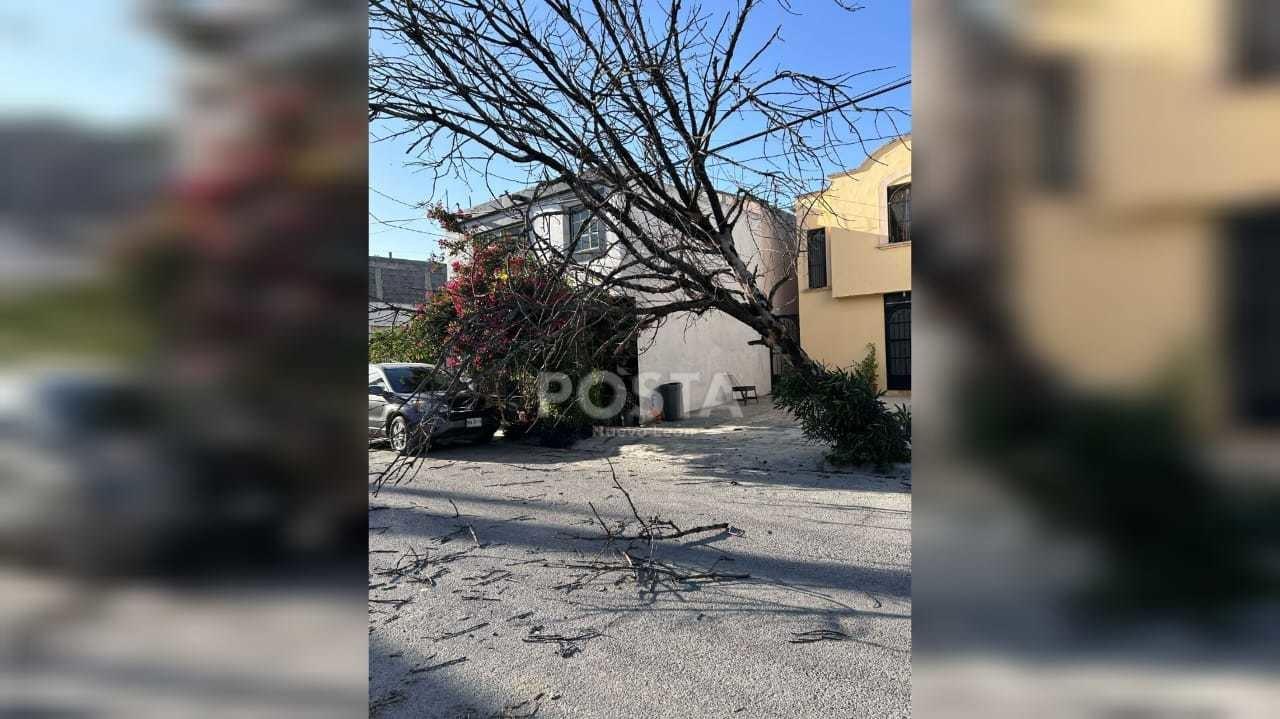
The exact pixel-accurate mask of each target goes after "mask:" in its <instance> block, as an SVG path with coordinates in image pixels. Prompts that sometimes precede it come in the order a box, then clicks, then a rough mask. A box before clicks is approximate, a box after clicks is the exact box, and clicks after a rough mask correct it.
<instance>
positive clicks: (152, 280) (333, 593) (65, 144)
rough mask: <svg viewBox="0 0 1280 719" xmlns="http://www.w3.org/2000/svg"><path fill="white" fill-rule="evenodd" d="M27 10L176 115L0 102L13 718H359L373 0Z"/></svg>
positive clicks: (5, 623)
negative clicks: (137, 69)
mask: <svg viewBox="0 0 1280 719" xmlns="http://www.w3.org/2000/svg"><path fill="white" fill-rule="evenodd" d="M15 13H16V14H17V15H19V16H20V17H15V18H12V19H13V20H14V22H15V23H17V25H18V26H20V27H22V28H25V29H26V30H27V31H28V32H29V34H30V42H29V43H28V44H27V45H26V46H25V50H24V52H25V53H27V54H28V55H29V57H28V58H26V60H27V63H28V65H29V67H31V68H33V69H34V72H35V73H36V76H33V77H24V78H22V79H21V81H20V82H15V84H14V88H15V98H19V97H20V98H26V97H28V96H34V97H37V98H38V97H40V96H41V95H40V91H41V90H42V88H41V87H40V86H41V85H42V84H50V83H51V84H54V85H57V84H58V83H62V84H63V85H65V87H60V88H59V90H60V92H61V93H62V94H63V95H65V96H67V97H76V98H79V97H82V96H85V95H89V96H94V97H101V96H104V93H103V92H102V88H96V87H89V85H91V84H92V83H93V82H95V81H97V80H98V79H100V78H102V77H104V76H106V77H108V78H110V79H111V81H115V82H118V83H120V84H119V86H118V87H115V88H111V89H108V90H107V92H106V93H105V96H106V97H108V98H109V97H110V96H111V94H112V93H113V92H114V93H115V94H116V95H117V96H118V97H119V98H120V99H119V102H120V103H131V102H134V101H136V96H137V95H138V94H139V93H143V94H146V93H150V94H151V95H156V94H166V95H168V96H170V97H172V98H174V100H173V101H172V102H159V101H156V102H154V103H152V102H148V103H147V104H148V105H152V104H154V105H155V106H156V107H172V108H174V109H173V110H172V111H166V112H167V114H165V113H160V114H156V115H154V116H149V117H142V118H134V117H132V116H128V113H126V112H124V110H122V109H121V108H116V107H109V106H107V105H110V104H111V103H110V102H109V101H103V102H101V103H99V104H100V105H103V106H101V107H98V106H88V107H86V106H85V105H84V104H83V103H81V104H80V105H78V106H74V107H73V106H71V105H70V104H69V105H68V107H66V108H61V107H57V106H47V105H32V104H31V103H29V102H28V103H22V102H16V101H15V105H14V106H0V144H2V145H3V146H4V147H5V148H6V150H5V153H4V157H5V160H4V162H5V163H6V164H7V165H8V167H7V177H8V178H9V179H7V180H6V182H5V183H4V187H3V188H0V265H2V266H3V278H4V279H3V281H2V286H3V288H4V289H3V292H0V550H2V551H3V556H2V558H0V597H3V599H0V637H3V641H2V642H0V686H2V687H3V688H0V716H24V717H25V716H46V715H47V716H99V715H106V716H181V715H200V716H218V715H223V714H234V715H241V716H267V715H270V716H283V715H297V716H353V715H357V714H360V713H362V712H363V707H364V706H365V702H366V693H365V676H364V673H365V669H364V668H365V666H366V658H365V657H366V655H365V626H366V611H365V604H364V601H363V596H364V594H365V592H364V589H363V587H364V565H365V553H364V550H365V525H366V517H365V506H366V501H365V492H364V487H362V486H361V485H360V483H359V480H358V478H359V477H360V475H361V469H360V468H361V466H362V465H363V464H364V462H365V451H364V446H363V445H362V443H361V430H360V425H359V422H360V413H359V412H358V411H357V410H356V405H357V404H359V403H360V402H361V400H360V397H359V388H358V386H355V385H358V382H356V383H351V382H344V380H346V379H347V377H346V374H348V373H350V374H352V375H355V374H356V373H358V372H359V368H360V366H361V365H362V364H363V362H364V359H363V358H364V352H365V320H364V319H363V312H364V289H363V286H362V283H363V277H362V275H361V272H362V264H363V258H364V255H365V236H366V231H367V230H366V226H365V221H366V220H365V194H366V183H365V173H366V144H365V118H364V106H365V101H364V95H365V72H364V66H365V56H366V52H365V18H364V7H363V5H362V4H361V3H360V2H358V1H355V2H339V3H309V2H288V1H276V2H262V3H244V2H234V1H230V0H229V1H227V2H215V3H194V4H193V3H180V2H164V1H155V2H137V3H126V2H120V3H112V2H98V3H92V4H90V3H86V4H84V5H83V6H80V5H79V4H67V5H66V6H63V5H61V4H58V5H52V4H51V5H49V6H45V7H44V8H43V9H39V10H23V11H22V12H20V13H19V12H17V11H15ZM86 22H91V23H101V25H102V27H104V28H110V27H114V26H118V27H119V28H128V29H129V32H128V33H127V34H125V33H123V32H122V33H120V34H117V35H116V36H114V39H113V41H112V42H113V45H112V47H110V48H99V47H97V46H96V45H95V46H94V47H92V48H88V49H89V50H92V52H91V53H90V54H89V55H88V56H91V57H93V58H95V59H96V60H98V61H100V62H102V63H105V64H107V65H110V63H111V62H113V61H119V62H120V63H121V64H120V65H119V66H118V67H106V68H90V67H76V66H74V64H72V66H71V67H69V68H67V69H66V70H65V72H63V73H61V74H60V73H59V72H58V71H56V70H53V69H49V70H48V73H49V74H48V76H47V77H43V76H39V73H40V72H41V70H42V69H44V68H46V67H48V68H52V67H53V62H54V61H53V60H49V62H48V64H46V63H45V60H46V59H47V58H44V59H42V56H41V53H48V52H54V53H56V52H58V48H59V47H62V46H64V45H65V44H66V43H67V42H68V41H70V40H74V39H75V38H77V37H81V35H83V36H85V37H92V35H93V33H92V32H91V31H92V30H93V28H86V27H83V26H84V25H85V23H86ZM78 33H79V34H78ZM143 46H145V47H143ZM41 48H47V49H41ZM161 49H163V51H161ZM139 54H142V55H145V56H147V57H163V58H165V59H166V61H167V62H168V63H169V65H168V66H166V68H165V70H166V75H167V76H168V77H169V79H170V82H168V83H167V84H164V83H157V84H152V85H148V86H146V87H143V86H142V85H143V80H142V79H141V78H142V76H141V75H140V76H139V80H138V83H139V84H138V86H133V85H130V84H129V83H128V80H127V78H128V77H129V76H130V70H129V67H130V65H129V63H130V62H133V61H134V60H133V58H135V57H136V56H138V55H139ZM57 67H62V66H61V65H58V66H57ZM104 69H105V72H99V73H97V74H95V70H98V71H101V70H104ZM148 74H153V73H148ZM121 78H123V79H121ZM104 82H105V81H104ZM91 90H92V92H91ZM52 94H53V95H54V96H57V94H58V93H56V92H55V93H52ZM151 99H154V98H151ZM126 116H127V119H123V120H122V119H120V118H121V117H126ZM104 118H109V119H104Z"/></svg>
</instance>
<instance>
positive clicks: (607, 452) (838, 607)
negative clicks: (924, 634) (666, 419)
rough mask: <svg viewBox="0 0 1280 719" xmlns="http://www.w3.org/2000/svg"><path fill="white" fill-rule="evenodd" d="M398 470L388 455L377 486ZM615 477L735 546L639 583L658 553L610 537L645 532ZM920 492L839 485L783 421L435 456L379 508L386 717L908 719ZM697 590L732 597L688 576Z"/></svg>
mask: <svg viewBox="0 0 1280 719" xmlns="http://www.w3.org/2000/svg"><path fill="white" fill-rule="evenodd" d="M761 406H763V407H767V405H761ZM393 458H394V455H393V454H392V453H391V452H389V451H386V450H385V449H378V448H374V449H371V452H370V460H371V461H370V467H371V469H370V480H371V482H373V481H374V480H375V478H376V477H377V475H378V474H379V472H380V470H381V469H382V468H383V467H385V466H386V465H387V463H388V462H391V461H392V460H393ZM615 474H616V477H617V479H618V481H619V482H620V483H621V485H622V487H623V488H624V489H626V490H627V492H628V493H629V494H630V496H631V499H632V501H633V502H634V504H635V507H636V511H637V512H638V513H639V515H640V516H641V517H642V518H644V519H645V520H646V521H647V522H652V520H653V518H654V517H655V516H656V517H658V518H660V519H661V520H666V521H669V522H673V523H674V524H675V525H676V526H677V527H679V528H680V529H682V530H687V529H689V528H692V527H697V526H701V525H710V524H717V523H727V524H729V525H730V526H731V527H732V529H729V530H713V531H708V532H699V533H696V534H690V535H687V536H684V537H680V538H676V539H666V540H660V541H657V542H654V545H653V548H652V553H653V554H652V556H653V558H654V559H655V560H656V561H657V562H659V563H660V564H658V565H656V566H657V567H659V570H660V571H658V572H652V571H648V572H646V571H643V570H642V571H641V572H639V573H637V572H636V571H635V570H634V569H632V568H630V567H628V566H627V564H626V562H627V561H628V559H627V558H624V557H623V556H622V551H623V550H629V554H630V557H633V558H635V559H636V560H644V559H648V558H649V557H650V554H649V552H650V549H649V546H648V544H647V543H646V542H645V541H643V540H631V541H628V540H625V539H616V538H615V539H609V538H607V536H606V530H605V529H604V528H602V526H601V522H602V521H603V522H604V523H605V524H606V525H607V526H608V528H609V529H608V531H609V532H611V533H614V534H628V535H634V534H636V533H637V532H638V531H639V530H640V525H639V522H637V521H636V519H635V516H634V514H633V512H632V510H631V508H630V507H629V506H628V502H627V500H626V498H625V497H624V496H623V493H622V492H620V491H619V490H618V489H617V487H615V486H614V483H613V482H614V476H615ZM910 491H911V480H910V470H909V467H902V468H898V469H897V470H895V471H893V472H889V473H886V474H876V473H871V472H840V471H833V470H832V469H831V468H830V467H828V466H826V465H825V464H824V463H823V461H822V450H821V448H818V447H814V446H811V445H808V444H806V443H805V442H804V441H803V438H802V437H801V436H800V433H799V431H798V429H796V427H795V426H794V425H793V423H792V422H791V421H790V420H789V419H787V418H784V417H782V416H781V415H779V414H777V413H776V412H773V411H771V410H768V409H764V410H757V411H756V413H755V414H754V416H749V417H745V418H741V419H726V420H719V421H714V420H713V421H704V422H688V423H680V425H671V426H669V429H668V430H659V433H658V434H657V435H656V436H644V435H627V436H614V437H596V438H592V439H590V440H586V441H584V442H582V443H580V444H579V445H577V446H575V447H574V448H573V449H570V450H552V449H545V448H541V447H536V446H530V445H524V444H517V443H508V442H503V441H501V440H498V441H496V442H495V443H494V444H491V445H488V446H469V445H461V444H460V445H457V446H452V447H438V448H436V449H434V450H433V451H432V452H431V453H430V454H429V455H428V456H426V457H423V458H421V459H420V460H419V461H418V465H417V467H416V468H415V470H414V471H413V472H412V474H411V475H407V476H402V477H401V481H400V483H399V484H395V485H392V484H387V485H385V486H383V487H382V488H381V489H380V491H379V492H378V493H377V495H376V496H374V497H372V498H371V500H370V513H369V524H370V535H369V546H370V556H369V567H370V576H369V585H370V591H369V597H370V603H369V610H370V634H369V662H370V688H369V691H370V701H371V708H372V710H373V712H374V714H375V715H378V716H388V717H490V716H525V715H528V714H530V713H531V712H533V711H535V710H536V711H537V716H539V717H618V716H643V717H815V716H817V717H900V716H909V715H910V696H911V664H910V660H911V494H910ZM592 506H594V508H595V510H596V512H598V514H599V519H597V517H596V516H595V513H593V510H592ZM620 522H624V523H625V528H623V527H621V526H620V525H619V523H620ZM663 531H666V532H671V531H673V530H672V529H671V528H670V527H665V528H664V529H663ZM632 563H633V564H634V561H633V562H632ZM397 567H398V568H399V569H398V570H397ZM691 574H693V575H696V574H704V575H705V574H712V575H720V576H712V577H709V578H701V579H698V578H694V579H681V578H680V577H678V576H673V575H680V576H684V577H687V576H688V575H691ZM742 574H748V575H749V577H747V578H732V577H730V576H729V575H742ZM837 632H838V634H835V633H837ZM822 633H825V635H826V636H828V637H834V638H833V639H822V640H820V641H810V642H799V641H797V640H800V639H811V638H815V637H818V636H820V634H822Z"/></svg>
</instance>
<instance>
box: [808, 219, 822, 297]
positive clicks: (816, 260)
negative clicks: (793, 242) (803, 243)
mask: <svg viewBox="0 0 1280 719" xmlns="http://www.w3.org/2000/svg"><path fill="white" fill-rule="evenodd" d="M806 250H807V251H808V254H809V289H811V290H813V289H817V288H819V287H826V286H827V231H826V230H809V241H808V247H806Z"/></svg>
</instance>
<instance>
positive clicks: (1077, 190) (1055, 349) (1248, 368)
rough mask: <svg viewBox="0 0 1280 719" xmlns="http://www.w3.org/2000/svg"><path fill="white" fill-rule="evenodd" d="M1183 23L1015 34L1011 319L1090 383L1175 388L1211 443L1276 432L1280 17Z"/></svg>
mask: <svg viewBox="0 0 1280 719" xmlns="http://www.w3.org/2000/svg"><path fill="white" fill-rule="evenodd" d="M1050 5H1052V4H1050ZM1176 5H1177V10H1178V11H1177V12H1154V13H1153V12H1152V7H1153V6H1152V4H1151V3H1148V2H1143V1H1142V0H1124V1H1116V2H1107V3H1095V4H1087V5H1085V6H1079V7H1076V6H1072V7H1070V8H1067V7H1066V6H1062V7H1056V6H1055V7H1049V6H1044V7H1040V6H1037V8H1036V9H1035V10H1030V9H1026V10H1024V11H1023V13H1022V14H1021V15H1019V17H1018V19H1017V22H1015V23H1013V25H1012V26H1013V27H1015V28H1017V31H1016V32H1014V33H1013V34H1012V36H1011V37H1010V47H1011V51H1012V53H1013V54H1014V55H1015V57H1016V58H1017V62H1018V63H1019V64H1020V65H1022V66H1023V67H1025V68H1026V69H1027V72H1026V73H1025V76H1026V78H1027V85H1026V86H1025V87H1021V88H1019V89H1020V90H1021V91H1022V92H1023V93H1024V94H1023V96H1024V97H1025V98H1026V99H1027V100H1028V102H1026V104H1025V107H1026V108H1027V109H1028V110H1029V112H1030V115H1029V117H1028V119H1029V120H1030V121H1029V122H1025V123H1022V124H1011V125H1012V129H1011V130H1010V131H1009V132H1008V138H1009V139H1008V140H1007V141H1006V142H1007V144H1008V145H1009V147H1008V148H1006V149H1005V151H1004V152H1003V153H1001V154H1002V155H1003V156H1006V157H1008V158H1009V159H1008V161H1007V162H1006V167H1005V171H1004V172H1003V173H1002V176H1003V177H1004V178H1005V181H1006V182H1007V183H1008V187H1007V188H1006V197H1007V198H1008V207H1009V208H1010V210H1011V211H1012V212H1011V217H1010V218H1009V221H1010V227H1011V229H1012V233H1011V237H1012V240H1013V241H1012V244H1011V247H1010V251H1011V254H1012V257H1011V270H1012V274H1013V278H1014V287H1013V288H1012V289H1013V295H1012V297H1011V301H1012V302H1013V304H1014V305H1015V306H1016V307H1017V308H1018V310H1019V313H1020V314H1019V317H1020V319H1021V322H1022V327H1023V330H1024V331H1025V332H1026V334H1027V336H1028V337H1029V339H1030V340H1031V343H1032V345H1033V346H1034V347H1035V348H1036V350H1037V351H1038V352H1039V353H1040V355H1041V357H1042V358H1043V360H1044V361H1045V362H1046V363H1047V364H1049V365H1050V366H1051V367H1053V368H1054V369H1056V370H1058V371H1060V372H1062V373H1063V374H1065V375H1066V376H1068V377H1070V378H1072V379H1073V380H1074V381H1075V382H1077V383H1079V384H1086V385H1093V386H1096V387H1103V388H1115V389H1117V390H1122V389H1125V388H1129V387H1141V386H1143V385H1144V384H1147V383H1150V382H1153V381H1156V380H1158V379H1159V378H1160V377H1161V376H1162V375H1164V374H1168V373H1176V374H1177V376H1178V377H1180V378H1181V379H1182V380H1183V381H1184V382H1185V385H1184V386H1185V387H1186V388H1187V389H1188V390H1191V391H1192V392H1194V393H1195V395H1196V396H1197V398H1198V399H1199V400H1200V403H1199V406H1200V407H1201V408H1202V410H1204V411H1203V413H1202V416H1203V418H1204V419H1205V420H1207V425H1209V426H1211V427H1215V428H1218V429H1225V430H1231V429H1245V428H1253V427H1257V426H1261V425H1269V426H1276V425H1277V424H1280V372H1278V371H1277V369H1276V368H1277V367H1280V341H1278V340H1277V338H1280V331H1277V330H1276V329H1275V328H1276V327H1278V326H1280V300H1278V299H1277V298H1280V292H1277V291H1276V290H1275V288H1276V287H1277V286H1278V285H1277V283H1278V282H1280V279H1277V277H1276V275H1275V268H1276V267H1277V264H1276V257H1277V256H1278V253H1277V250H1276V249H1275V248H1276V247H1277V244H1276V243H1277V242H1278V241H1280V229H1278V228H1280V165H1277V163H1276V162H1275V158H1276V156H1277V153H1280V35H1277V34H1275V32H1274V28H1275V27H1276V22H1277V21H1280V3H1274V2H1269V1H1267V0H1238V1H1237V2H1231V3H1227V2H1220V1H1216V0H1180V2H1178V3H1176ZM1139 108H1140V111H1139V110H1138V109H1139ZM1081 318H1088V321H1087V322H1082V321H1081Z"/></svg>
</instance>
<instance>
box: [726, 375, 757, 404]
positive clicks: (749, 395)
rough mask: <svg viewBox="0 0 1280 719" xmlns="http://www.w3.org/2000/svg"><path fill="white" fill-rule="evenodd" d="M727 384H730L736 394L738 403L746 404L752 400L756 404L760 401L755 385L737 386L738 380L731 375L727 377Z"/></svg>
mask: <svg viewBox="0 0 1280 719" xmlns="http://www.w3.org/2000/svg"><path fill="white" fill-rule="evenodd" d="M729 382H730V383H732V387H731V389H732V390H733V391H734V392H736V393H737V395H738V400H739V401H741V402H746V401H747V400H749V399H753V400H755V401H757V402H759V401H760V394H759V393H758V392H756V386H755V385H753V384H738V378H737V377H734V376H733V375H732V374H731V375H729Z"/></svg>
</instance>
